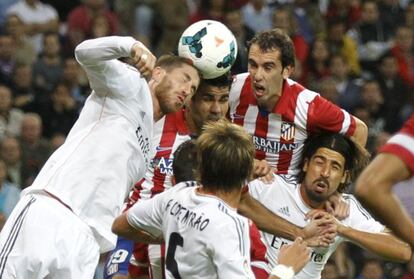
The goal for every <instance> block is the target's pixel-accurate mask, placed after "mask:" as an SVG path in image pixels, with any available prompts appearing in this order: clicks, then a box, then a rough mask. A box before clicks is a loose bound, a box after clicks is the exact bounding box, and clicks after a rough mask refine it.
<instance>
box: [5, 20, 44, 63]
mask: <svg viewBox="0 0 414 279" xmlns="http://www.w3.org/2000/svg"><path fill="white" fill-rule="evenodd" d="M5 31H6V34H8V35H10V36H11V37H12V38H13V40H14V45H15V46H16V50H15V51H16V54H15V57H16V62H17V63H27V64H30V65H31V64H33V63H34V61H35V60H36V59H37V53H36V50H35V48H34V46H33V44H32V42H31V41H30V40H29V38H28V36H27V35H26V32H25V25H24V23H23V21H22V20H21V18H20V17H19V16H18V15H16V14H9V15H8V16H7V18H6V23H5Z"/></svg>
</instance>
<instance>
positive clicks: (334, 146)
mask: <svg viewBox="0 0 414 279" xmlns="http://www.w3.org/2000/svg"><path fill="white" fill-rule="evenodd" d="M319 148H327V149H330V150H332V151H335V152H338V153H339V154H341V155H342V156H343V157H344V159H345V166H344V167H345V171H348V172H349V177H348V181H347V183H344V184H341V185H340V186H339V188H338V191H339V192H343V191H344V190H345V188H346V186H347V185H348V184H349V182H351V181H353V180H354V179H355V178H356V177H357V176H358V175H359V173H360V172H361V171H362V169H363V168H364V167H365V166H366V165H367V163H368V159H369V155H368V152H367V151H366V150H365V149H364V148H363V147H361V146H360V145H358V144H357V143H355V142H354V141H353V140H352V139H350V138H349V137H347V136H344V135H341V134H331V133H322V134H319V135H315V136H312V137H309V138H308V139H307V140H306V142H305V146H304V150H303V158H302V162H301V167H300V169H301V170H302V169H303V164H304V162H305V159H307V160H310V159H311V158H312V157H313V155H315V154H316V152H317V151H318V149H319ZM304 177H305V173H303V171H302V173H301V174H300V177H299V181H300V182H302V181H303V179H304Z"/></svg>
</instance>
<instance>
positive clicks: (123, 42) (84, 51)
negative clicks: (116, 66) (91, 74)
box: [75, 36, 137, 65]
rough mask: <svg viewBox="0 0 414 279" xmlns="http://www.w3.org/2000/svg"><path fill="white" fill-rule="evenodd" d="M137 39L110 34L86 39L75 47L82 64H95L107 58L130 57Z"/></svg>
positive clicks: (77, 57)
mask: <svg viewBox="0 0 414 279" xmlns="http://www.w3.org/2000/svg"><path fill="white" fill-rule="evenodd" d="M135 43H137V41H136V40H135V39H134V38H132V37H119V36H110V37H102V38H97V39H91V40H86V41H83V42H82V43H80V44H79V45H78V46H77V47H76V49H75V56H76V59H77V60H78V62H79V63H80V64H82V65H94V64H97V63H99V62H103V61H106V60H112V59H117V58H120V57H130V56H131V49H132V46H133V45H134V44H135Z"/></svg>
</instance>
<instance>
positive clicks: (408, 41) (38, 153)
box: [0, 0, 414, 279]
mask: <svg viewBox="0 0 414 279" xmlns="http://www.w3.org/2000/svg"><path fill="white" fill-rule="evenodd" d="M203 19H214V20H218V21H221V22H223V23H224V24H226V25H227V26H228V28H229V29H230V30H231V31H232V32H233V33H234V35H235V37H236V39H237V41H238V57H237V60H236V62H235V64H234V65H233V67H232V72H233V73H234V74H236V73H240V72H245V71H247V51H246V43H247V41H248V40H249V39H250V38H251V37H252V36H253V35H254V34H255V32H258V31H262V30H266V29H269V28H273V27H278V28H282V29H284V30H286V31H287V32H288V33H289V34H290V36H291V38H292V40H293V42H294V45H295V50H296V58H297V59H296V63H295V67H294V71H293V73H292V76H291V78H292V79H294V80H296V81H299V82H300V83H302V84H303V85H305V86H306V87H307V88H309V89H311V90H314V91H316V92H318V93H320V94H321V95H322V96H324V97H325V98H327V99H329V100H330V101H331V102H333V103H336V104H338V105H339V106H340V107H342V108H343V109H345V110H347V111H349V112H351V113H352V114H354V115H355V116H357V117H358V118H360V119H361V120H363V121H364V122H365V123H366V124H367V125H368V127H369V139H368V144H367V148H368V150H369V151H370V152H371V154H372V155H373V156H374V155H375V154H376V151H377V150H378V148H379V147H380V146H381V145H382V144H383V143H384V142H385V141H386V140H387V139H388V138H389V137H390V135H391V134H392V133H394V132H396V131H397V130H398V129H399V128H400V127H401V125H402V123H403V122H404V121H405V120H406V119H407V118H408V117H409V116H410V115H411V114H412V113H413V110H414V94H413V92H414V91H413V90H414V1H409V0H365V1H364V0H320V1H314V0H279V1H278V0H273V1H272V0H250V1H249V0H168V1H162V0H122V1H115V0H83V1H80V0H72V1H59V0H42V1H39V0H19V1H16V0H2V1H1V2H0V227H1V223H2V221H4V220H5V218H7V216H8V214H10V211H11V209H12V208H13V206H14V204H15V203H16V202H17V200H18V198H19V193H20V191H21V190H22V189H24V188H25V187H27V186H29V185H30V184H31V182H32V181H33V179H34V177H35V176H36V175H37V173H38V171H39V170H40V168H41V167H42V165H43V164H44V162H45V161H46V159H47V158H48V156H49V155H50V154H51V152H53V150H55V149H56V148H57V147H59V145H60V144H62V143H63V142H64V140H65V137H66V135H67V133H68V132H69V130H70V128H71V126H72V125H73V123H74V122H75V120H76V119H77V117H78V113H79V111H80V110H81V109H82V106H83V103H84V101H85V99H86V98H87V96H88V94H89V92H90V89H89V86H88V84H87V79H86V77H85V75H84V73H83V72H82V70H81V68H80V67H79V65H78V64H77V62H76V60H75V58H74V55H73V50H74V48H75V46H76V45H77V44H78V43H79V42H81V41H83V40H84V39H88V38H95V37H102V36H108V35H131V36H134V37H135V38H137V39H138V40H140V41H142V42H143V43H144V44H146V45H147V46H148V47H149V48H150V49H151V50H153V52H154V53H155V54H156V55H159V54H162V53H168V52H174V51H175V49H176V46H177V44H178V39H179V37H180V35H181V33H182V32H183V31H184V29H185V28H186V27H188V26H189V25H190V24H191V23H194V22H196V21H199V20H203ZM410 186H411V187H410ZM396 194H397V195H399V196H400V197H402V198H403V202H404V203H405V204H406V206H407V208H408V210H409V211H411V213H412V214H414V187H412V185H400V186H399V187H397V192H396ZM323 278H359V279H384V278H404V279H409V278H414V261H412V262H411V263H410V264H408V265H399V264H395V263H387V262H383V261H381V260H379V259H377V258H374V257H371V256H370V255H367V254H366V253H365V252H362V251H361V250H360V249H359V248H357V247H354V246H351V245H344V246H342V247H340V249H338V251H337V253H336V255H335V257H334V259H333V260H332V261H331V262H329V263H328V264H327V265H326V268H325V270H324V272H323Z"/></svg>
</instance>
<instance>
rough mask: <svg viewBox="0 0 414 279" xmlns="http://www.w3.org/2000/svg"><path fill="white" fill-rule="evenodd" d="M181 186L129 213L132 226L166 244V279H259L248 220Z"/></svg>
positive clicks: (212, 198)
mask: <svg viewBox="0 0 414 279" xmlns="http://www.w3.org/2000/svg"><path fill="white" fill-rule="evenodd" d="M192 186H195V182H182V183H179V184H177V185H176V186H174V187H172V188H171V189H169V190H167V191H165V192H163V193H161V194H158V195H156V196H155V197H153V198H152V199H149V200H140V201H138V202H137V203H135V204H134V205H133V207H131V208H130V209H129V210H128V211H127V219H128V222H129V224H130V225H131V226H133V227H136V228H141V229H144V230H146V231H148V232H150V233H151V234H153V235H155V236H159V235H161V234H162V235H163V236H164V239H165V243H166V251H167V252H166V253H167V255H166V276H167V278H178V277H177V276H178V275H179V276H180V277H181V278H232V279H235V278H254V275H253V274H252V272H251V269H250V254H249V253H250V241H249V225H248V222H247V219H246V218H245V217H243V216H241V215H239V214H237V211H236V209H234V208H231V207H229V206H228V205H227V204H226V203H225V202H224V201H222V200H220V199H219V198H217V197H215V196H210V195H201V194H198V193H196V189H197V188H198V187H192Z"/></svg>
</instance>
